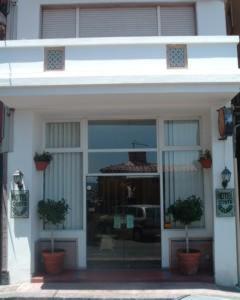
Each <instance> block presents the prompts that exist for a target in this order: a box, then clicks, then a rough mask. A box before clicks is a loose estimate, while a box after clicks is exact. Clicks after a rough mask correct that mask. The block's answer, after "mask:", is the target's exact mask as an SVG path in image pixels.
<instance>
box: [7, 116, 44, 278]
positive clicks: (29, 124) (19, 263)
mask: <svg viewBox="0 0 240 300" xmlns="http://www.w3.org/2000/svg"><path fill="white" fill-rule="evenodd" d="M41 138H42V127H41V126H40V122H39V119H38V118H37V117H36V116H35V115H34V113H32V112H27V111H16V112H15V115H14V143H13V152H11V153H9V155H8V192H9V201H8V202H9V205H8V222H9V223H8V224H9V230H8V271H9V276H10V283H21V282H26V281H30V279H31V274H32V273H33V271H34V267H35V266H34V252H35V249H34V248H35V241H36V239H37V237H38V217H37V210H36V205H37V201H38V200H40V199H39V198H41V192H42V178H41V174H39V172H36V170H35V165H34V161H33V156H34V153H35V151H37V150H39V149H40V148H39V147H40V145H41ZM17 169H18V170H21V171H22V172H23V174H24V183H25V185H26V188H27V189H28V190H29V218H26V219H22V218H21V219H15V218H11V215H10V214H11V206H10V204H11V197H10V192H11V184H12V182H13V173H14V172H15V171H16V170H17Z"/></svg>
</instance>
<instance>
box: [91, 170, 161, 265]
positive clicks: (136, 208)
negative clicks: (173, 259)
mask: <svg viewBox="0 0 240 300" xmlns="http://www.w3.org/2000/svg"><path fill="white" fill-rule="evenodd" d="M87 205H88V208H87V211H88V215H87V228H88V231H87V243H88V244H87V245H88V247H87V251H88V252H87V255H88V267H96V268H123V267H125V268H152V267H154V268H159V267H160V266H161V234H160V232H161V231H160V191H159V177H158V176H141V175H139V176H95V177H88V178H87Z"/></svg>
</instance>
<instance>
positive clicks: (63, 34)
mask: <svg viewBox="0 0 240 300" xmlns="http://www.w3.org/2000/svg"><path fill="white" fill-rule="evenodd" d="M72 37H76V9H74V8H64V9H47V8H46V9H43V11H42V38H44V39H51V38H72Z"/></svg>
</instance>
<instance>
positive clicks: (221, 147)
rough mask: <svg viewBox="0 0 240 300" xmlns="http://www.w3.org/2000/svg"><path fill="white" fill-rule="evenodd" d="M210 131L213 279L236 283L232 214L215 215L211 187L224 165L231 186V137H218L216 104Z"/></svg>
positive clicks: (230, 284)
mask: <svg viewBox="0 0 240 300" xmlns="http://www.w3.org/2000/svg"><path fill="white" fill-rule="evenodd" d="M211 131H212V156H213V164H212V177H213V186H212V188H213V191H212V192H213V220H214V235H213V238H214V271H215V280H216V283H217V284H219V285H223V286H234V285H236V284H237V251H236V227H235V217H216V197H215V190H216V189H217V188H221V187H222V185H221V172H222V171H223V169H224V168H225V166H226V167H227V168H228V169H229V170H230V171H231V172H232V178H231V181H230V183H229V185H228V187H229V188H233V187H234V169H233V145H232V138H231V137H229V138H228V139H227V140H224V141H220V140H219V139H218V138H219V133H218V113H217V108H216V107H213V108H212V109H211Z"/></svg>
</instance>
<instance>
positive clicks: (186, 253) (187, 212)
mask: <svg viewBox="0 0 240 300" xmlns="http://www.w3.org/2000/svg"><path fill="white" fill-rule="evenodd" d="M168 214H170V215H172V217H173V220H174V221H179V222H180V223H181V224H183V225H184V227H185V244H186V247H185V249H179V250H178V252H177V258H178V266H179V270H180V272H181V273H183V274H185V275H193V274H196V273H197V272H198V268H199V263H200V257H201V253H200V251H199V250H195V249H190V248H189V235H188V229H189V225H191V223H193V222H195V221H199V220H200V219H201V217H202V215H203V207H202V201H201V200H200V198H198V197H196V196H194V195H193V196H190V197H188V198H187V199H184V200H181V199H179V200H177V201H176V202H175V203H174V204H172V205H171V206H170V207H169V208H168Z"/></svg>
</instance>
